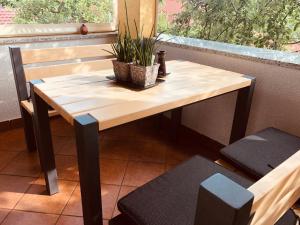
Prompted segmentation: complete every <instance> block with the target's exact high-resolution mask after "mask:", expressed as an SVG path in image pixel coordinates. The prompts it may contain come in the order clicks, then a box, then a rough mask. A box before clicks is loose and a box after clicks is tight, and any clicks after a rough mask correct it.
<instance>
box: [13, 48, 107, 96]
mask: <svg viewBox="0 0 300 225" xmlns="http://www.w3.org/2000/svg"><path fill="white" fill-rule="evenodd" d="M105 50H108V51H111V50H112V49H111V45H110V44H100V45H86V46H73V47H59V48H46V49H20V48H18V47H13V48H10V55H11V61H12V67H13V73H14V77H15V81H16V86H17V92H18V97H19V100H20V101H22V100H26V99H28V94H27V88H26V82H28V81H30V80H36V79H43V78H47V77H53V76H63V75H69V74H77V73H87V72H92V71H98V70H103V69H111V68H112V63H111V60H112V58H113V57H112V55H111V54H110V53H108V52H107V51H105ZM68 60H69V63H66V62H65V61H68ZM70 60H71V61H72V62H71V63H70ZM74 61H75V62H74ZM42 63H50V65H48V64H47V65H36V64H42ZM32 64H33V66H28V65H32ZM25 90H26V91H25Z"/></svg>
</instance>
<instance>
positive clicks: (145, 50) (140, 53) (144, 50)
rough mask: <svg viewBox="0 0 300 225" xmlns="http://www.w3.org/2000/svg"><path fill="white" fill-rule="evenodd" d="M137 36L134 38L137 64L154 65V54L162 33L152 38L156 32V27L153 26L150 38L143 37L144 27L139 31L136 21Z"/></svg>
mask: <svg viewBox="0 0 300 225" xmlns="http://www.w3.org/2000/svg"><path fill="white" fill-rule="evenodd" d="M135 28H136V33H137V38H136V39H134V40H133V46H134V49H135V64H137V65H139V66H152V65H153V55H154V54H155V52H156V46H157V45H156V43H157V42H158V41H159V37H160V34H159V35H157V36H156V37H154V38H152V36H153V34H154V27H153V28H152V31H151V35H150V37H149V38H147V37H143V29H142V30H141V32H138V28H137V25H136V23H135Z"/></svg>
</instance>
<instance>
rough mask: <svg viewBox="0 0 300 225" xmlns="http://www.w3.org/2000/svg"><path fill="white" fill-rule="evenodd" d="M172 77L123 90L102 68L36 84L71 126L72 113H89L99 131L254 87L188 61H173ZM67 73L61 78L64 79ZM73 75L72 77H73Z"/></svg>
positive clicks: (245, 80)
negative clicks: (97, 124) (150, 86)
mask: <svg viewBox="0 0 300 225" xmlns="http://www.w3.org/2000/svg"><path fill="white" fill-rule="evenodd" d="M167 67H168V70H169V72H171V75H169V76H168V77H166V78H165V82H163V83H161V84H160V85H158V86H156V87H154V88H150V89H147V90H144V91H135V90H130V89H126V88H123V87H121V86H119V85H117V84H116V83H115V82H114V81H110V80H105V78H104V76H103V74H110V75H112V74H113V72H112V70H105V71H101V72H99V73H98V74H97V72H96V73H94V74H93V75H91V76H83V75H78V76H76V75H74V76H72V79H69V82H60V81H59V79H56V78H55V79H54V80H51V79H48V80H47V79H45V80H44V81H45V83H43V84H39V85H36V86H35V92H36V93H38V94H39V95H40V96H41V97H42V98H43V99H44V100H45V101H46V102H47V103H48V104H49V105H51V106H52V107H53V108H54V109H56V110H57V111H58V112H59V114H61V115H62V116H63V117H64V118H65V119H66V120H67V121H69V122H70V123H71V124H73V120H74V117H76V116H78V115H82V114H87V113H89V114H90V115H92V116H93V117H95V118H96V119H97V120H98V122H99V130H104V129H107V128H110V127H113V126H117V125H120V124H123V123H127V122H130V121H133V120H137V119H140V118H143V117H147V116H150V115H154V114H157V113H161V112H164V111H168V110H171V109H174V108H177V107H181V106H184V105H188V104H192V103H195V102H198V101H202V100H205V99H208V98H211V97H215V96H218V95H222V94H225V93H228V92H231V91H235V90H238V89H240V88H243V87H247V86H249V85H250V83H251V81H250V80H249V79H248V78H246V77H243V75H242V74H238V73H234V72H230V71H225V70H221V69H216V68H212V67H208V66H204V65H200V64H196V63H192V62H187V61H170V62H168V63H167ZM65 78H67V77H61V78H60V79H62V81H65V80H64V79H65ZM69 78H70V77H69Z"/></svg>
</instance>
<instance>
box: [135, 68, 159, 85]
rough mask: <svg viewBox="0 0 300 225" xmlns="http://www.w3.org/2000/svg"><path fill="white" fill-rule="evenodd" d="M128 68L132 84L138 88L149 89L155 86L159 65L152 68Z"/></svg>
mask: <svg viewBox="0 0 300 225" xmlns="http://www.w3.org/2000/svg"><path fill="white" fill-rule="evenodd" d="M130 67H131V80H132V83H134V84H136V85H138V86H140V87H149V86H153V85H154V84H155V82H156V79H157V75H158V68H159V64H154V65H153V66H138V65H134V64H131V65H130Z"/></svg>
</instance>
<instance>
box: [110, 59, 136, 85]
mask: <svg viewBox="0 0 300 225" xmlns="http://www.w3.org/2000/svg"><path fill="white" fill-rule="evenodd" d="M112 63H113V68H114V73H115V76H116V80H118V81H130V65H131V64H132V63H125V62H120V61H118V60H113V61H112Z"/></svg>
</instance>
